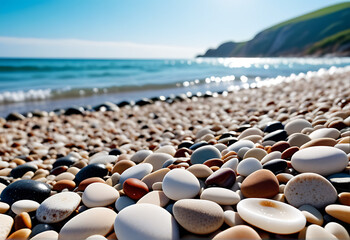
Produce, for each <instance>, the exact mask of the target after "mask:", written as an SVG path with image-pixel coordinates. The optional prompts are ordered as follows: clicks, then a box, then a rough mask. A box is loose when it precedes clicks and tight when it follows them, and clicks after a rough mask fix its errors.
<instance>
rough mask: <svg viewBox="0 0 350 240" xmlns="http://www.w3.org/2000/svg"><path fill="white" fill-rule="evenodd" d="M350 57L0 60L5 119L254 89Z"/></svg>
mask: <svg viewBox="0 0 350 240" xmlns="http://www.w3.org/2000/svg"><path fill="white" fill-rule="evenodd" d="M349 65H350V58H348V57H346V58H338V57H329V58H196V59H98V60H97V59H14V58H0V117H5V116H6V115H7V114H9V113H10V112H20V113H26V112H28V111H33V110H45V111H51V110H54V109H59V108H67V107H71V106H94V105H98V104H101V103H103V102H106V101H109V102H113V103H118V102H122V101H136V100H139V99H142V98H152V97H159V96H164V97H169V96H176V95H179V94H204V93H208V92H209V93H210V92H211V93H213V92H218V91H232V90H234V89H235V90H237V89H238V90H239V89H240V88H242V87H245V88H246V87H247V86H248V87H255V86H257V83H259V82H264V81H267V80H268V79H271V78H279V77H281V76H290V75H293V74H294V75H298V74H307V73H308V72H310V71H318V70H320V69H330V68H331V67H345V66H349Z"/></svg>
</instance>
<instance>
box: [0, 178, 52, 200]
mask: <svg viewBox="0 0 350 240" xmlns="http://www.w3.org/2000/svg"><path fill="white" fill-rule="evenodd" d="M50 192H51V188H50V186H49V185H48V184H46V183H42V182H38V181H34V180H18V181H16V182H13V183H11V184H10V185H8V186H7V187H6V188H5V189H4V190H3V191H2V192H1V195H0V198H1V201H2V202H6V203H7V204H10V205H11V204H12V203H14V202H16V201H18V200H22V199H28V200H33V201H36V202H39V203H41V202H42V201H44V200H45V199H46V198H48V197H49V195H50Z"/></svg>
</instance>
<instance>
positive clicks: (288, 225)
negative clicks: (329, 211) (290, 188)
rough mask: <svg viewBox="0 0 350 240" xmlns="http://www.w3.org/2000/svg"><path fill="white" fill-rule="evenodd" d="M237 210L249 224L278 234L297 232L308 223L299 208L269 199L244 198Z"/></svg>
mask: <svg viewBox="0 0 350 240" xmlns="http://www.w3.org/2000/svg"><path fill="white" fill-rule="evenodd" d="M237 211H238V213H239V215H240V216H241V218H242V219H243V220H244V221H246V222H248V223H249V224H251V225H253V226H256V227H258V228H261V229H263V230H265V231H268V232H272V233H277V234H292V233H297V232H299V231H301V230H302V229H303V228H304V227H305V224H306V219H305V217H304V215H303V214H302V213H301V212H300V211H299V210H298V209H296V208H294V207H292V206H290V205H288V204H286V203H282V202H279V201H274V200H269V199H259V198H247V199H243V200H241V201H240V202H239V203H238V204H237ZM286 216H288V217H286Z"/></svg>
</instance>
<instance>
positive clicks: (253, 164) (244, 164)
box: [237, 158, 262, 177]
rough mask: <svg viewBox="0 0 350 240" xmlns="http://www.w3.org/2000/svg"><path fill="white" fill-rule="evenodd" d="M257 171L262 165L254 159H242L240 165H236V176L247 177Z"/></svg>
mask: <svg viewBox="0 0 350 240" xmlns="http://www.w3.org/2000/svg"><path fill="white" fill-rule="evenodd" d="M259 169H262V165H261V163H260V161H259V160H258V159H256V158H246V159H243V160H242V161H241V162H240V163H238V166H237V172H238V174H239V175H242V176H244V177H246V176H248V175H249V174H251V173H253V172H255V171H258V170H259Z"/></svg>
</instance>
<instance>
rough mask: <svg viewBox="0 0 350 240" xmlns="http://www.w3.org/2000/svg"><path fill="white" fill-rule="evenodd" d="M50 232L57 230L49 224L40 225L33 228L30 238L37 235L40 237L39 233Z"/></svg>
mask: <svg viewBox="0 0 350 240" xmlns="http://www.w3.org/2000/svg"><path fill="white" fill-rule="evenodd" d="M49 230H55V228H54V227H53V226H51V225H49V224H46V223H40V224H38V225H36V226H35V227H33V229H32V232H31V234H30V235H29V238H32V237H34V236H35V235H38V234H39V233H42V232H45V231H49Z"/></svg>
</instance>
